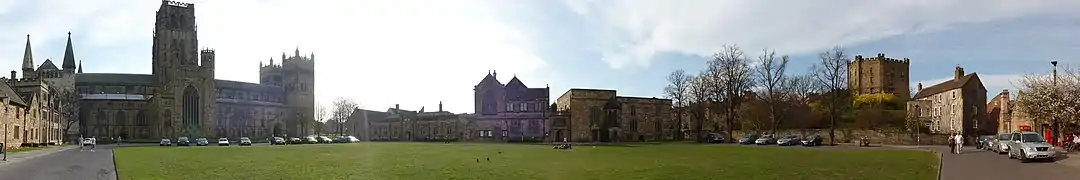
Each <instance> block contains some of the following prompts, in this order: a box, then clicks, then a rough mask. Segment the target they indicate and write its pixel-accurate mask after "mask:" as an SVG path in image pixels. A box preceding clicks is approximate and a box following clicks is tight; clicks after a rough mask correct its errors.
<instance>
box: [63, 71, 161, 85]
mask: <svg viewBox="0 0 1080 180" xmlns="http://www.w3.org/2000/svg"><path fill="white" fill-rule="evenodd" d="M153 82H154V76H153V75H149V74H120V73H79V74H75V84H83V83H88V84H123V85H151V84H153Z"/></svg>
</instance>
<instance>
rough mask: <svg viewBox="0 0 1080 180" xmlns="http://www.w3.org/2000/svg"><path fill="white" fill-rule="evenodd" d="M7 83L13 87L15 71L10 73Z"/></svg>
mask: <svg viewBox="0 0 1080 180" xmlns="http://www.w3.org/2000/svg"><path fill="white" fill-rule="evenodd" d="M8 81H10V82H9V83H10V84H11V85H15V71H11V79H10V80H8Z"/></svg>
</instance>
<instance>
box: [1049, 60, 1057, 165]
mask: <svg viewBox="0 0 1080 180" xmlns="http://www.w3.org/2000/svg"><path fill="white" fill-rule="evenodd" d="M1050 64H1051V65H1053V66H1054V69H1053V71H1052V72H1051V73H1052V76H1051V80H1052V82H1051V83H1052V85H1051V86H1052V87H1051V90H1052V91H1051V93H1053V94H1054V95H1055V96H1056V95H1057V88H1058V87H1057V64H1058V62H1057V60H1050ZM1057 121H1058V120H1057V116H1056V115H1050V131H1053V132H1051V135H1057V129H1058V128H1057V125H1058V122H1057ZM1057 139H1058V137H1054V138H1053V139H1051V140H1050V143H1052V144H1053V145H1057V142H1058V141H1057Z"/></svg>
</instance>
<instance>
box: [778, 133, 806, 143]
mask: <svg viewBox="0 0 1080 180" xmlns="http://www.w3.org/2000/svg"><path fill="white" fill-rule="evenodd" d="M799 143H802V141H800V139H799V136H795V135H788V136H784V137H783V138H780V139H779V140H776V145H781V146H794V145H799Z"/></svg>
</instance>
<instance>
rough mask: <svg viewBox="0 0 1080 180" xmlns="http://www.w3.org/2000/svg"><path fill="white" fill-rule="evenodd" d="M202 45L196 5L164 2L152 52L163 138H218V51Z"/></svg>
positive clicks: (157, 20) (156, 110)
mask: <svg viewBox="0 0 1080 180" xmlns="http://www.w3.org/2000/svg"><path fill="white" fill-rule="evenodd" d="M198 44H199V41H198V35H197V27H196V24H195V5H194V4H191V3H182V2H174V1H168V0H166V1H162V3H161V7H160V8H159V9H158V11H157V17H156V21H155V23H154V41H153V53H152V55H153V63H152V64H153V76H154V82H153V84H154V86H155V87H156V88H157V91H156V92H155V93H154V96H153V99H152V102H151V103H152V104H154V106H153V107H156V108H157V109H154V110H152V112H154V113H155V114H156V117H155V118H156V119H157V120H156V121H154V124H155V125H157V126H156V127H160V130H158V131H157V132H158V133H159V134H158V135H159V136H162V137H178V136H188V137H191V138H195V137H215V136H214V135H215V134H213V131H212V128H213V126H214V120H213V119H212V118H213V117H214V116H213V114H214V110H215V107H214V106H215V100H216V99H215V97H217V96H216V92H215V87H214V51H213V50H202V51H200V50H199V46H198ZM200 53H201V54H200ZM64 65H65V66H66V65H67V60H65V62H64Z"/></svg>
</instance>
